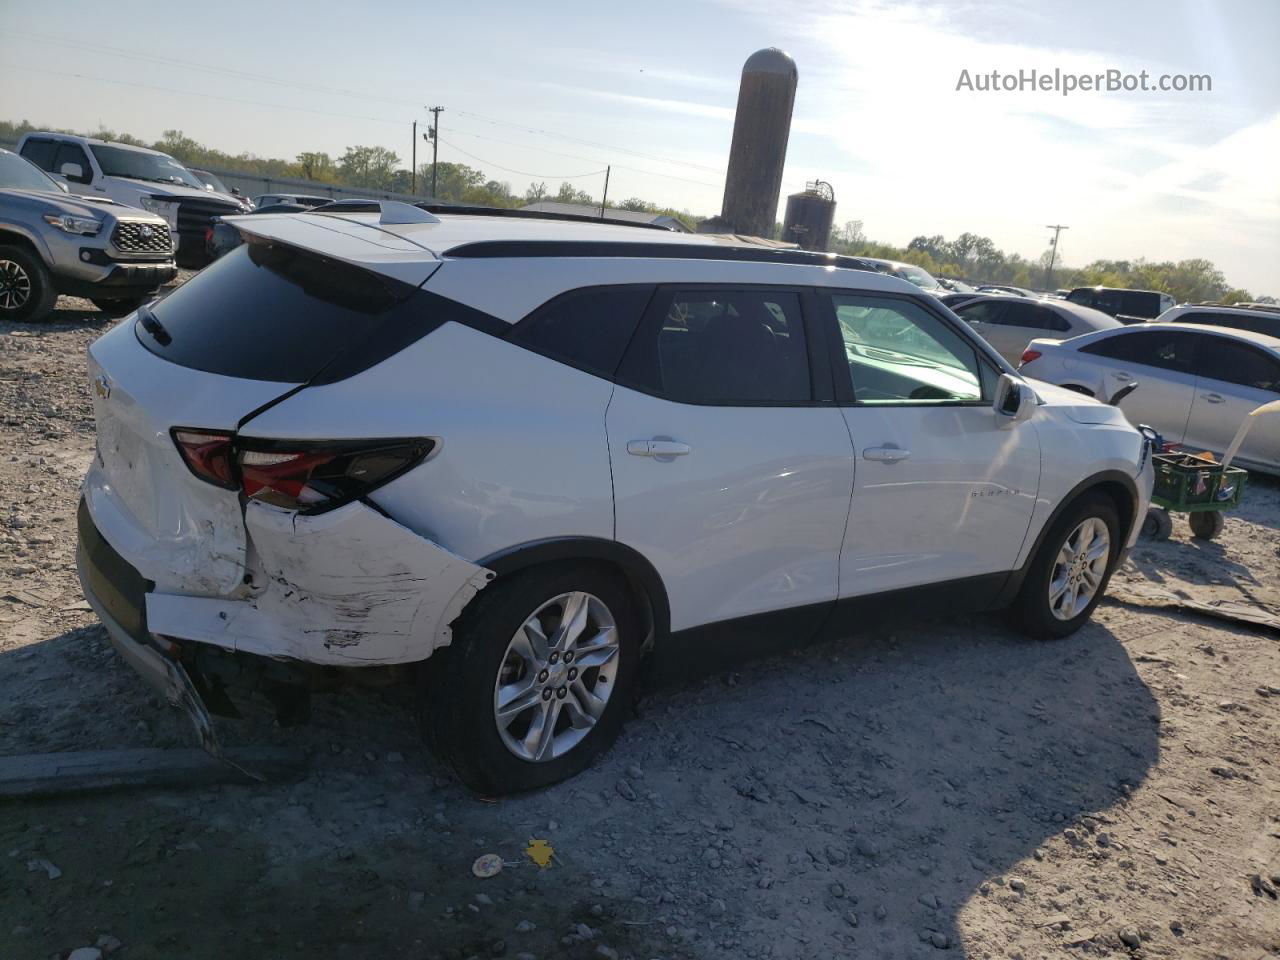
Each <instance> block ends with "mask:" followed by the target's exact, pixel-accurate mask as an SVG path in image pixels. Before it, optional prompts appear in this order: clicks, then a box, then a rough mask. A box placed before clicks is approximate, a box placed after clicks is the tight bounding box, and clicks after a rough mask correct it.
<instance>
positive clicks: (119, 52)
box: [9, 30, 721, 186]
mask: <svg viewBox="0 0 1280 960" xmlns="http://www.w3.org/2000/svg"><path fill="white" fill-rule="evenodd" d="M9 35H10V36H23V37H27V38H29V39H33V40H37V41H40V42H42V43H51V44H55V45H60V46H65V47H71V48H73V49H80V50H88V51H91V52H95V53H105V54H108V55H110V56H117V57H125V58H127V59H131V60H140V61H150V62H152V63H158V64H161V65H162V66H166V67H177V68H179V69H187V70H199V71H204V72H206V73H212V74H217V75H220V76H225V77H233V78H235V79H239V80H252V81H254V82H257V83H269V84H274V85H276V86H282V87H293V88H296V89H299V90H310V91H313V92H318V93H325V94H335V95H338V96H344V97H354V98H358V99H361V100H377V101H380V102H382V103H393V104H399V105H404V106H411V107H413V108H415V109H420V105H419V104H418V102H417V101H415V100H407V99H401V98H398V97H388V96H385V95H381V94H376V93H368V92H365V91H361V90H350V89H344V88H341V87H329V86H325V85H323V84H316V83H307V82H303V81H299V80H289V79H285V78H283V77H272V76H269V75H267V74H261V73H252V72H249V71H247V70H236V69H233V68H229V67H225V66H217V65H214V64H208V63H199V62H196V61H192V60H186V59H182V60H180V59H177V58H174V57H165V56H160V55H158V54H154V53H142V52H139V51H136V50H129V49H127V48H124V47H114V46H109V45H107V44H102V43H93V42H91V41H87V40H82V39H79V38H67V37H53V36H49V35H47V34H39V33H30V32H26V31H19V30H15V31H12V33H10V34H9ZM50 72H52V71H50ZM74 76H79V74H74ZM108 82H110V81H108ZM116 82H121V83H123V82H125V81H116ZM205 96H210V97H212V96H213V95H212V94H205ZM214 99H224V100H225V99H230V98H226V97H214ZM232 102H248V101H235V100H233V101H232ZM284 109H295V110H304V108H302V107H293V108H284ZM305 112H308V113H319V114H326V113H327V114H328V115H329V116H341V117H349V118H353V119H370V120H378V122H380V123H403V122H404V121H403V120H395V121H392V120H382V119H380V118H375V117H353V115H351V114H341V113H332V112H327V111H321V110H305ZM457 113H458V115H459V116H467V117H471V118H473V119H475V120H479V121H481V122H483V123H491V124H499V125H502V126H508V127H515V128H516V129H519V130H524V131H527V132H529V133H533V134H537V135H539V136H546V137H552V138H557V139H561V140H567V141H572V142H574V143H581V144H584V145H586V146H590V147H598V148H601V149H604V150H610V151H612V152H614V153H625V154H628V155H630V156H634V157H640V158H642V159H645V160H654V161H657V162H658V163H666V164H670V165H672V166H677V167H689V168H691V169H694V170H703V171H705V172H707V173H712V174H719V173H720V172H721V171H720V170H718V169H716V168H715V167H708V166H705V165H704V164H698V163H690V162H689V161H687V160H675V159H673V158H671V157H664V156H660V155H658V154H653V153H645V152H643V151H640V150H632V149H630V148H628V147H620V146H617V145H616V144H608V143H601V142H599V141H596V140H585V139H582V138H581V137H575V136H571V135H570V134H566V133H557V132H555V131H552V130H545V129H542V128H538V127H530V126H528V125H527V124H522V123H514V122H512V121H510V120H502V119H499V118H497V117H487V116H484V115H483V114H479V113H472V112H470V111H466V110H458V111H457ZM645 172H647V171H645ZM654 176H662V174H654ZM688 182H690V183H697V182H698V181H696V180H690V181H688ZM709 186H715V184H710V185H709Z"/></svg>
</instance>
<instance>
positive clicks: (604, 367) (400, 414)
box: [79, 203, 1151, 792]
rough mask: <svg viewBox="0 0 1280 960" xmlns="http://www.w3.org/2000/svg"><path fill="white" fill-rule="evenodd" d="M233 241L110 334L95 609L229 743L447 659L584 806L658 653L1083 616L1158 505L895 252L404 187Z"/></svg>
mask: <svg viewBox="0 0 1280 960" xmlns="http://www.w3.org/2000/svg"><path fill="white" fill-rule="evenodd" d="M234 222H235V223H236V224H237V226H238V227H239V228H240V229H241V230H242V231H243V232H244V234H245V235H246V237H247V240H248V242H247V243H246V244H245V245H244V246H242V247H241V248H239V249H237V250H236V251H235V252H234V253H232V254H230V255H228V256H227V257H225V258H223V259H222V260H219V261H218V262H217V263H215V264H214V265H213V266H211V267H209V268H208V269H207V270H205V271H204V272H203V273H201V274H199V275H198V276H196V277H195V278H194V279H192V280H191V281H190V282H188V283H187V284H186V285H184V286H183V287H181V288H179V289H178V290H177V291H176V292H174V293H173V294H172V295H170V296H169V297H168V298H167V299H165V300H163V301H161V302H159V303H158V304H155V305H154V306H153V307H151V308H149V309H148V308H144V309H143V310H140V311H139V313H138V315H137V316H136V317H134V318H133V319H132V320H130V321H128V322H126V323H123V324H121V325H120V326H118V327H117V328H116V329H114V330H112V331H111V332H110V333H108V334H106V335H105V336H104V337H102V338H101V339H100V340H98V341H97V342H96V343H95V344H93V346H92V347H91V348H90V351H89V353H90V358H89V368H90V370H89V374H90V378H91V382H92V389H93V392H94V402H95V411H96V416H97V429H98V444H97V454H96V457H95V459H94V462H93V465H92V467H91V469H90V471H89V474H88V476H87V478H86V480H85V483H84V491H83V503H82V505H81V509H80V517H79V528H80V552H79V561H80V571H81V577H82V581H83V584H84V589H85V595H86V597H87V598H88V599H89V602H90V603H91V604H92V605H93V607H94V609H95V610H96V611H97V612H98V614H99V615H100V616H101V618H102V619H103V621H104V622H105V623H106V625H107V627H108V629H109V631H110V633H111V636H112V637H113V639H114V641H115V643H116V645H117V647H118V649H119V650H120V651H121V652H122V653H123V654H124V656H125V657H126V658H128V660H129V661H130V662H131V663H132V664H133V665H134V666H135V667H136V668H138V669H139V670H140V671H141V672H142V673H143V674H144V675H146V676H147V677H148V678H149V679H151V680H152V682H154V683H155V684H156V685H158V686H159V687H160V688H161V689H162V690H164V691H165V693H166V694H167V695H168V697H169V698H170V700H171V701H172V702H175V703H180V704H182V705H184V706H185V707H186V709H187V710H188V712H189V713H190V714H191V715H192V716H193V718H194V719H195V720H196V723H197V727H198V729H199V730H200V731H201V734H202V736H203V737H204V739H205V742H206V743H207V744H208V745H210V746H211V747H215V748H216V741H215V740H214V738H213V735H212V727H211V726H210V724H209V719H208V711H209V710H211V709H212V710H215V711H216V712H229V711H233V710H234V709H235V700H234V697H235V696H236V687H235V684H234V683H232V682H231V681H229V680H228V677H229V675H230V674H234V673H237V672H239V673H241V674H247V675H253V676H256V677H257V678H258V680H259V681H260V682H261V684H262V686H263V688H264V689H267V690H269V691H274V695H275V696H276V699H277V703H278V704H282V705H283V706H282V709H284V710H285V712H286V713H288V712H289V711H290V710H292V712H293V713H294V714H297V713H299V712H300V711H302V710H303V708H301V707H299V704H300V703H305V700H304V699H303V698H301V694H298V696H297V697H296V698H295V699H293V700H290V699H289V696H286V695H284V694H282V692H281V691H290V692H292V693H294V694H296V693H297V692H298V691H299V690H301V689H303V688H304V687H305V685H306V684H307V683H312V684H315V683H326V682H328V681H329V680H331V679H332V678H333V677H334V676H336V675H339V674H341V673H343V672H344V670H345V671H346V672H348V673H350V672H351V671H365V672H366V673H365V674H364V675H365V676H367V675H368V672H376V671H377V670H379V669H380V670H382V671H384V672H387V668H395V667H401V668H402V667H403V666H404V665H416V666H417V669H416V670H415V671H414V673H415V675H416V676H417V678H418V682H419V683H420V690H421V697H422V724H423V732H424V734H425V736H426V737H427V739H428V741H429V742H430V743H431V744H432V745H433V747H434V748H435V749H436V751H437V753H438V754H439V755H440V756H441V757H443V758H444V759H445V760H446V761H447V762H448V763H450V764H451V765H452V766H453V768H454V769H455V770H456V771H457V773H458V775H459V776H460V777H461V779H462V780H463V781H465V782H466V783H467V784H469V785H471V786H472V787H474V788H476V789H478V790H482V791H487V792H502V791H509V790H519V789H527V788H531V787H536V786H539V785H543V784H548V783H551V782H553V781H556V780H559V779H561V778H564V777H566V776H569V775H571V774H573V773H574V772H576V771H578V770H580V769H581V768H583V767H584V766H585V765H586V764H588V763H589V762H590V760H591V758H592V757H594V756H595V755H597V754H598V753H600V752H601V751H602V750H603V749H605V748H606V747H607V746H608V744H609V743H610V742H611V740H612V739H613V738H614V737H615V736H616V735H617V733H618V730H619V728H620V726H621V724H622V722H623V719H624V717H625V716H626V715H627V713H628V711H629V710H630V708H631V700H632V693H633V689H634V686H635V683H636V678H637V670H638V667H639V666H640V662H641V658H642V656H644V655H646V654H652V655H653V656H654V658H655V663H657V664H662V663H664V662H671V663H680V662H682V661H684V662H686V663H688V664H692V663H693V662H694V661H696V660H702V661H706V660H708V659H712V660H715V659H717V658H720V657H722V656H727V655H740V654H743V653H755V652H760V651H765V650H771V649H776V648H778V647H779V646H781V645H782V644H783V643H784V642H795V641H798V640H804V639H807V638H810V637H812V636H815V635H817V634H819V633H820V632H823V631H826V632H832V633H836V634H840V633H848V632H853V630H854V628H855V626H856V624H857V621H858V618H859V616H860V613H861V612H862V611H863V610H864V604H865V603H867V602H869V601H870V600H872V599H874V598H880V599H884V598H889V599H890V600H892V601H894V602H895V603H896V604H897V605H898V606H901V607H903V608H911V609H915V610H919V609H921V604H922V603H924V604H934V606H933V607H932V608H931V609H936V610H942V611H953V610H958V609H960V608H965V609H992V608H997V607H1008V606H1011V607H1013V608H1014V609H1015V610H1016V611H1017V613H1018V616H1019V619H1020V621H1021V622H1022V623H1023V624H1024V625H1025V627H1026V629H1027V630H1028V631H1029V632H1030V633H1031V634H1033V635H1036V636H1060V635H1065V634H1067V633H1070V632H1072V631H1073V630H1075V629H1077V628H1078V627H1080V626H1081V624H1082V623H1083V622H1084V621H1085V620H1086V619H1087V618H1088V616H1089V615H1090V612H1091V611H1092V610H1093V607H1094V605H1095V604H1096V603H1097V602H1098V599H1099V598H1100V597H1101V595H1102V593H1103V590H1104V589H1105V588H1106V584H1107V580H1108V577H1109V576H1110V574H1111V572H1112V570H1114V568H1115V566H1116V564H1117V563H1118V562H1119V561H1120V559H1121V558H1122V556H1123V555H1124V554H1125V552H1126V550H1127V548H1128V547H1131V546H1132V544H1133V542H1134V540H1135V539H1136V537H1137V533H1138V530H1139V527H1140V524H1139V523H1137V522H1135V520H1136V519H1137V518H1141V517H1142V516H1143V515H1144V513H1145V511H1146V506H1147V501H1148V498H1149V494H1150V484H1151V471H1150V467H1149V465H1147V464H1146V459H1147V457H1146V450H1145V446H1144V442H1143V439H1142V437H1141V435H1140V434H1139V432H1138V431H1137V430H1135V429H1134V428H1133V427H1132V426H1130V425H1129V424H1128V423H1127V422H1126V421H1125V419H1124V416H1123V415H1122V414H1121V413H1120V411H1119V410H1117V409H1115V408H1114V407H1110V406H1106V405H1104V404H1101V403H1098V402H1096V401H1094V400H1092V399H1090V398H1087V397H1084V396H1082V395H1080V394H1078V393H1073V392H1070V391H1065V390H1061V389H1058V388H1056V387H1051V386H1049V385H1047V384H1038V383H1037V384H1035V385H1034V386H1032V385H1029V384H1028V383H1026V382H1025V381H1022V380H1020V379H1018V377H1017V376H1016V374H1014V372H1013V371H1012V369H1011V368H1010V367H1009V366H1008V365H1007V364H1006V363H1005V362H1004V361H1003V360H1001V358H1000V357H999V355H998V354H996V353H995V352H994V351H993V350H991V349H990V348H989V347H988V346H987V345H986V344H985V343H984V342H983V341H982V340H981V339H980V338H978V337H977V336H975V335H974V334H973V333H972V332H971V331H970V330H969V329H968V328H967V327H966V326H965V324H964V323H962V322H960V321H959V320H958V319H957V318H956V317H955V315H954V314H952V313H950V312H949V311H948V310H946V308H944V307H942V306H941V305H940V304H939V303H938V302H937V301H936V300H935V299H933V298H932V297H930V296H928V295H927V294H924V293H922V292H921V291H920V290H919V289H918V288H916V287H914V286H913V285H911V284H910V283H907V282H905V281H903V280H899V279H896V278H894V277H890V276H885V275H883V274H879V273H876V272H873V271H869V270H866V269H861V266H862V265H861V264H860V263H859V262H858V261H850V260H847V259H844V258H836V257H828V256H824V255H818V254H808V253H804V252H801V251H787V250H773V249H767V248H761V247H750V246H744V245H742V244H741V243H740V242H738V241H726V240H724V239H721V238H712V237H705V236H696V235H680V234H671V233H659V232H654V231H650V230H646V229H641V228H636V227H632V226H622V225H611V224H599V223H582V222H565V221H563V220H560V221H558V220H555V219H544V218H528V217H517V216H497V215H482V214H478V213H470V214H450V213H443V212H440V213H439V215H438V216H436V215H432V213H430V212H428V211H427V210H424V209H419V208H416V207H410V206H407V205H403V204H393V203H384V204H382V205H381V206H380V207H377V206H374V205H368V206H367V207H363V208H362V207H360V206H350V205H347V206H338V207H335V208H329V209H322V210H320V211H318V212H311V213H305V214H291V215H266V216H255V217H251V218H244V219H240V220H236V221H234ZM664 657H665V658H667V659H666V660H665V661H664ZM390 672H394V670H392V671H390ZM357 675H359V674H357Z"/></svg>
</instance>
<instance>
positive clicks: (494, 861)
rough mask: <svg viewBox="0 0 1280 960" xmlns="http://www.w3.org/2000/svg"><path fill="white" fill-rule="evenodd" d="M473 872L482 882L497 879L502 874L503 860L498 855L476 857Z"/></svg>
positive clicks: (489, 854) (472, 866)
mask: <svg viewBox="0 0 1280 960" xmlns="http://www.w3.org/2000/svg"><path fill="white" fill-rule="evenodd" d="M471 872H472V873H474V874H475V875H476V876H477V877H479V878H480V879H481V880H487V879H488V878H489V877H496V876H497V875H498V874H500V873H501V872H502V858H501V857H500V856H498V855H497V854H496V853H486V854H484V855H483V856H480V857H476V862H475V863H473V864H472V865H471Z"/></svg>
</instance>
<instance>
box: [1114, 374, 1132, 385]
mask: <svg viewBox="0 0 1280 960" xmlns="http://www.w3.org/2000/svg"><path fill="white" fill-rule="evenodd" d="M1112 376H1113V377H1115V378H1116V379H1117V380H1119V381H1120V382H1121V383H1128V382H1129V381H1130V380H1132V379H1133V377H1131V376H1129V374H1127V373H1113V374H1112Z"/></svg>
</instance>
